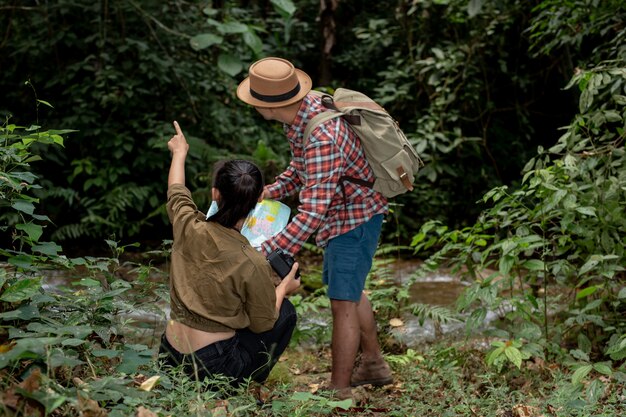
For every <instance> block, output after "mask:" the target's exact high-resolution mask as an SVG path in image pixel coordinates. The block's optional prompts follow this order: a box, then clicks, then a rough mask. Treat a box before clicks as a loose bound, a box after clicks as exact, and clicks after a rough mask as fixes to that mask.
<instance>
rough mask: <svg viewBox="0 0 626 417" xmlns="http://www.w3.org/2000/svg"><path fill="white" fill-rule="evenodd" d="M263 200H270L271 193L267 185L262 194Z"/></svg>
mask: <svg viewBox="0 0 626 417" xmlns="http://www.w3.org/2000/svg"><path fill="white" fill-rule="evenodd" d="M262 196H263V197H262V198H263V200H270V199H271V197H270V191H269V190H268V189H267V185H266V186H265V187H263V194H262Z"/></svg>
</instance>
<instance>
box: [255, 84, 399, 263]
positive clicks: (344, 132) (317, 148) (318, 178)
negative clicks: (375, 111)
mask: <svg viewBox="0 0 626 417" xmlns="http://www.w3.org/2000/svg"><path fill="white" fill-rule="evenodd" d="M324 110H325V109H324V107H323V106H322V103H321V99H320V98H319V97H317V96H314V95H311V94H309V95H307V96H306V97H305V98H304V100H303V101H302V105H301V106H300V109H299V110H298V113H297V115H296V118H295V119H294V121H293V124H291V125H284V129H285V134H286V135H287V139H288V140H289V146H290V148H291V162H290V164H289V166H288V167H287V169H286V170H285V171H284V172H283V173H282V174H280V175H279V176H277V177H276V182H274V183H273V184H271V185H269V186H268V191H269V193H270V196H271V198H273V199H278V200H280V199H282V198H284V197H287V196H289V195H293V194H295V193H296V192H298V191H299V192H300V194H299V199H300V205H299V206H298V214H297V215H295V216H294V217H293V219H292V220H291V222H290V223H289V224H288V225H287V227H286V228H285V229H284V230H283V231H282V232H280V233H279V234H277V235H276V236H274V237H273V238H271V239H269V240H267V241H265V242H264V243H263V244H262V250H263V252H264V253H265V254H266V255H267V254H269V253H270V252H272V250H274V249H276V248H282V249H283V250H284V251H286V252H288V253H290V254H291V255H295V254H296V253H297V252H298V251H299V250H300V248H301V247H302V245H303V244H304V242H306V240H307V239H308V238H309V236H311V235H312V234H313V233H314V232H315V231H317V236H316V239H315V241H316V244H317V245H318V246H320V247H324V246H326V244H327V243H328V240H329V239H332V238H333V237H336V236H339V235H341V234H344V233H347V232H349V231H350V230H352V229H354V228H356V227H357V226H359V225H361V224H363V223H365V222H366V221H368V220H369V219H370V218H371V217H373V216H374V215H376V214H380V213H382V214H386V213H387V211H388V209H387V200H386V199H385V197H383V195H382V194H380V193H378V192H376V191H374V190H372V189H371V188H368V187H363V186H360V185H357V184H354V183H352V182H349V181H344V184H343V187H342V184H341V183H340V181H339V178H340V177H342V176H346V177H350V178H358V179H362V180H365V181H373V180H374V174H373V172H372V169H371V168H370V166H369V164H368V162H367V160H366V159H365V155H364V154H363V149H362V147H361V142H360V140H359V138H358V136H357V135H356V134H355V133H354V131H353V130H352V129H351V128H350V126H349V125H348V123H347V122H346V121H345V120H343V119H342V118H340V117H338V118H334V119H331V120H329V121H327V122H325V123H323V124H321V125H319V126H318V127H316V128H315V130H313V132H311V136H310V138H309V139H308V140H306V141H305V138H304V137H303V134H304V130H305V128H306V125H307V123H308V122H309V120H311V119H312V118H313V117H314V116H316V115H317V114H319V113H321V112H323V111H324ZM344 188H345V198H344V192H343V190H344Z"/></svg>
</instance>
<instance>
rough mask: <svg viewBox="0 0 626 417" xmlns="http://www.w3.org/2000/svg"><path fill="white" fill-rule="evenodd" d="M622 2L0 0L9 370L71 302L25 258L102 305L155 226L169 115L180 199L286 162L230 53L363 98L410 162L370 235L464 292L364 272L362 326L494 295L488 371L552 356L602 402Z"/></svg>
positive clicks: (469, 318) (159, 223) (619, 351)
mask: <svg viewBox="0 0 626 417" xmlns="http://www.w3.org/2000/svg"><path fill="white" fill-rule="evenodd" d="M625 21H626V6H625V5H624V4H623V2H622V1H618V0H605V1H600V0H568V1H565V0H546V1H512V0H510V1H507V0H501V1H484V0H469V1H465V0H458V1H454V0H431V1H429V0H421V1H420V0H399V1H339V0H321V1H292V0H267V1H262V0H258V1H254V0H240V1H228V0H223V1H207V2H187V1H181V0H168V1H158V2H157V1H134V0H127V1H106V0H103V1H98V2H87V1H82V0H78V1H69V0H67V1H66V0H56V1H49V2H39V1H29V2H23V1H7V0H5V1H2V2H0V32H1V33H0V70H1V76H0V91H1V92H2V101H1V102H0V112H2V115H3V125H2V132H1V133H2V138H3V144H2V145H3V147H2V150H3V153H2V161H1V162H0V163H1V164H2V165H1V166H0V168H2V170H1V171H0V180H1V181H2V182H1V183H0V187H1V188H0V191H1V192H2V201H1V202H0V207H2V211H1V212H0V221H1V223H0V227H2V230H3V233H2V235H0V247H1V248H3V249H2V256H3V258H4V259H5V260H6V262H7V263H6V265H7V268H5V269H3V271H4V272H2V275H0V278H1V280H0V283H1V284H2V290H0V291H1V293H0V301H1V302H2V308H1V309H0V314H1V317H2V320H4V323H5V327H4V329H5V330H4V331H5V334H4V336H3V343H4V344H3V345H2V346H17V348H15V347H11V348H8V347H7V348H6V349H5V350H7V351H9V352H10V355H8V356H6V357H5V358H4V359H3V360H1V361H0V365H1V366H2V367H8V366H11V367H12V368H11V369H12V370H13V371H12V372H15V369H21V368H20V367H25V366H26V365H30V363H31V362H32V359H33V355H34V356H35V357H38V356H37V355H39V353H37V352H38V351H36V352H35V353H33V349H34V348H33V346H30V345H28V346H27V344H28V343H27V342H25V340H27V339H28V338H27V337H26V336H25V335H28V337H29V338H30V339H32V340H36V338H37V337H43V336H42V335H48V336H49V334H50V330H47V331H44V330H41V328H40V327H38V326H33V323H47V324H50V323H51V321H50V320H53V319H52V318H53V317H55V320H61V318H60V317H57V316H59V315H60V316H62V317H63V322H66V321H67V320H68V316H67V314H69V313H67V312H65V313H63V312H59V311H58V309H56V310H55V308H54V306H55V305H56V306H57V307H58V305H59V300H58V299H57V300H48V299H45V300H42V299H41V298H40V297H42V296H43V295H42V294H45V293H46V291H43V288H44V287H43V286H44V285H45V275H46V274H45V273H43V272H41V271H43V270H45V269H46V268H49V267H50V265H51V264H52V265H55V267H57V268H61V267H65V268H70V269H72V268H76V267H86V268H87V269H88V270H89V271H91V272H90V273H91V274H93V276H94V277H95V276H96V275H97V274H104V275H105V277H104V279H102V277H101V276H99V275H98V279H97V280H95V281H93V282H91V281H87V284H85V285H87V287H88V288H90V290H92V291H93V294H92V296H94V297H95V296H97V294H100V295H101V296H102V297H103V298H102V299H103V300H107V302H109V301H110V302H111V303H113V301H111V298H112V297H113V296H112V295H111V291H116V292H115V294H118V295H119V294H122V293H125V292H126V290H129V288H127V287H125V286H124V285H125V284H122V283H120V281H121V280H119V279H118V278H119V277H118V276H117V275H116V274H115V273H114V272H115V271H116V267H115V265H117V263H118V262H119V259H118V256H119V255H123V254H127V253H128V252H129V251H133V250H135V249H134V244H132V242H141V251H146V250H154V251H158V250H160V249H159V248H161V244H162V242H163V241H164V240H165V241H167V239H168V238H169V236H170V233H171V232H170V227H169V225H168V222H167V218H166V215H165V211H164V206H163V204H164V201H165V188H166V187H165V184H166V176H167V169H168V166H169V153H168V152H167V148H166V141H167V139H168V138H169V137H170V136H171V135H172V133H173V132H172V127H171V121H172V120H178V121H179V123H180V124H181V126H182V127H183V130H184V131H185V132H186V134H187V137H188V139H189V141H190V143H191V149H190V158H189V160H188V164H187V178H188V185H189V188H190V189H191V190H193V195H194V200H195V201H196V202H197V204H198V206H199V207H208V204H209V200H208V198H209V195H210V194H209V183H210V175H211V172H210V170H211V166H212V164H213V163H214V162H215V161H217V160H219V159H224V158H232V157H241V158H246V159H253V160H255V161H256V162H257V163H258V164H259V165H260V166H261V167H262V168H263V170H264V173H265V175H266V178H268V179H271V178H272V177H273V176H274V175H275V174H277V173H279V172H280V171H281V169H282V168H283V167H284V166H286V164H287V163H288V161H289V154H288V147H287V143H286V141H285V140H284V137H283V134H282V131H281V126H279V125H275V124H271V123H267V122H265V121H264V120H262V118H261V117H260V116H259V115H258V114H256V113H255V111H254V110H253V109H251V108H249V107H248V106H245V105H243V104H242V103H240V102H239V101H238V100H237V98H236V97H235V89H236V86H237V84H238V83H239V82H240V81H241V80H242V79H243V77H244V76H245V75H246V70H247V67H248V66H249V64H250V63H252V62H254V61H255V60H256V59H259V58H261V57H264V56H282V57H286V58H289V59H290V60H292V61H293V62H294V63H295V64H296V66H298V67H299V68H302V69H304V70H305V71H307V72H308V73H309V74H310V75H311V76H312V79H313V81H314V88H319V89H326V90H328V91H332V89H334V88H337V87H347V88H352V89H356V90H360V91H363V92H365V93H367V94H368V95H370V96H371V97H372V98H374V99H376V100H377V101H378V102H379V103H380V104H382V105H384V106H385V107H386V109H387V110H388V111H389V112H390V113H391V114H392V115H393V116H394V118H396V119H397V120H398V122H399V124H400V126H401V127H402V128H403V130H404V131H405V133H406V134H407V136H408V137H409V139H410V140H411V142H412V143H413V144H414V146H415V148H416V149H417V150H418V152H419V153H420V155H421V157H422V159H423V160H424V162H425V167H424V168H423V169H422V170H421V171H420V173H419V176H418V180H417V183H416V190H415V191H414V192H412V193H408V194H405V195H402V196H400V197H397V198H395V199H394V201H393V203H392V215H391V216H390V218H389V219H388V221H387V222H386V225H385V229H384V231H383V243H384V245H383V246H385V247H387V248H388V251H389V252H391V251H394V252H397V251H400V248H403V247H410V248H411V250H409V251H407V250H406V249H405V250H404V252H403V256H405V257H407V256H408V257H415V258H421V259H424V260H426V262H425V268H424V270H422V271H416V276H418V275H419V274H425V273H427V271H426V270H427V269H429V268H430V269H435V268H440V267H446V268H449V269H450V271H452V273H454V274H459V275H460V276H462V277H463V279H464V280H465V281H466V282H468V288H467V290H466V291H465V292H464V294H463V295H462V296H461V298H460V299H459V302H458V303H457V306H456V310H455V311H449V310H436V309H433V308H429V307H428V306H416V305H407V303H406V301H407V300H406V294H405V292H403V291H402V288H400V289H398V288H396V289H394V290H391V291H390V290H389V288H386V287H385V288H378V289H376V288H375V289H373V290H374V291H375V290H378V291H380V294H381V299H382V295H383V294H384V295H385V296H387V297H390V300H388V304H393V303H394V302H397V303H396V308H395V309H394V308H390V307H389V305H388V304H384V303H383V302H382V301H381V304H380V305H379V306H378V307H379V310H380V312H383V313H385V314H380V319H381V324H384V323H386V322H385V320H386V319H389V318H391V317H393V316H394V315H397V313H398V308H399V307H398V306H402V307H403V308H405V309H408V310H410V311H411V312H412V313H413V314H416V315H418V316H420V317H422V318H430V319H434V320H435V321H436V322H438V323H439V324H446V323H447V322H450V321H452V320H460V319H462V320H464V321H466V323H467V326H468V330H469V331H470V332H471V330H472V329H476V328H478V327H479V326H480V324H481V323H482V322H483V321H484V319H485V317H486V315H487V313H488V312H489V311H494V310H498V309H500V311H502V313H501V318H502V319H503V322H504V323H505V324H503V325H502V326H501V327H500V328H499V330H497V331H496V332H495V333H494V334H492V335H491V336H492V337H494V340H492V341H491V342H490V345H489V349H488V351H487V352H485V353H484V355H485V357H484V359H485V362H486V363H487V365H488V366H489V369H495V371H497V372H503V371H506V368H507V367H509V366H511V367H512V369H513V370H515V369H517V372H521V371H520V370H522V369H524V368H526V370H527V371H528V370H529V369H530V368H529V366H528V365H527V364H529V363H533V364H535V365H534V366H538V365H536V364H537V363H539V362H538V361H550V362H554V363H557V364H559V365H560V366H562V367H563V368H562V370H563V372H564V374H565V375H568V379H569V381H570V383H569V385H567V387H568V388H567V389H568V390H569V391H567V395H565V394H564V397H567V401H565V400H563V401H564V403H563V404H565V405H560V406H562V407H565V408H567V407H571V408H572V409H575V410H587V409H586V408H585V407H592V408H591V409H594V410H595V408H593V407H596V408H597V407H599V408H598V409H602V408H603V407H609V405H607V404H610V407H613V406H614V402H617V404H618V405H620V406H623V402H624V394H623V383H624V380H625V376H624V373H623V371H624V357H626V336H625V335H624V327H625V323H624V320H623V313H624V310H625V309H626V301H625V300H626V291H625V290H624V266H625V265H626V262H625V260H624V244H625V243H626V237H625V236H626V220H625V218H624V215H623V213H624V210H625V209H626V203H625V200H626V198H625V193H626V170H625V169H624V124H625V120H626V118H625V115H626V114H625V104H626V89H625V86H626V70H625V60H626V42H625V41H626V25H625V24H624V22H625ZM291 203H295V202H293V201H292V202H291ZM294 207H295V206H294ZM61 247H63V249H61ZM110 249H113V254H114V256H113V258H110V259H108V261H107V262H105V263H106V265H107V266H106V267H103V266H102V262H103V261H102V258H100V256H101V255H102V254H103V253H105V251H107V250H110ZM85 265H86V266H85ZM144 266H145V267H146V268H147V269H145V270H149V267H150V265H144ZM485 271H488V272H485ZM83 279H84V278H83ZM140 281H141V280H138V282H140ZM133 285H138V284H137V283H135V284H133ZM91 286H94V287H91ZM96 289H97V291H96ZM134 289H135V290H136V288H134ZM128 295H130V292H129V294H128ZM82 296H84V297H86V298H85V299H84V306H83V307H84V308H85V309H89V308H92V309H93V310H90V311H91V313H92V314H93V317H94V320H95V321H94V322H90V323H91V326H92V327H90V329H91V330H93V332H95V333H97V334H98V332H100V333H101V332H102V328H107V326H109V327H108V328H109V333H111V331H110V330H111V329H112V328H114V326H113V322H114V321H115V319H114V318H111V319H110V321H107V322H106V323H104V324H103V323H100V325H101V326H104V327H102V328H98V329H100V330H96V327H95V326H96V324H95V323H96V322H97V321H98V320H100V319H101V315H100V314H101V313H102V312H101V311H100V312H99V313H98V310H97V309H96V307H95V306H94V305H93V303H92V302H93V300H92V299H90V298H89V297H88V295H82ZM131 298H132V297H131ZM135 301H136V300H135ZM65 302H66V303H67V302H68V301H65ZM90 303H91V304H92V305H90ZM79 304H80V303H79ZM105 304H106V303H105ZM304 305H305V304H303V306H304ZM511 306H513V308H511ZM557 306H558V307H557ZM309 307H310V305H309ZM309 307H307V308H309ZM107 308H110V309H111V311H119V309H120V307H119V306H117V305H114V304H110V305H108V307H107ZM301 308H304V307H301ZM385 309H386V310H385ZM35 310H36V313H35ZM96 313H98V314H96ZM462 315H464V316H462ZM70 316H71V314H70ZM96 317H100V319H96ZM107 320H109V319H108V318H107ZM506 323H508V324H509V325H511V324H512V325H513V326H510V327H507V325H506ZM11 329H12V330H11ZM37 329H38V330H37ZM83 330H84V329H83ZM23 332H26V333H23ZM114 333H115V332H114ZM68 334H72V332H71V331H70V332H69V333H67V334H65V333H64V334H62V335H61V336H59V335H58V334H57V336H58V337H59V338H60V339H59V340H57V341H56V342H50V345H51V346H57V345H58V347H59V349H60V351H61V352H63V353H62V356H63V355H64V356H63V357H68V358H72V359H74V360H76V361H79V362H80V363H81V364H83V363H85V362H89V359H88V358H89V355H91V354H93V346H92V345H91V344H90V343H87V341H89V340H91V339H90V336H89V335H90V334H92V332H87V333H86V334H82V333H80V336H77V335H76V334H72V340H74V341H73V342H67V340H69V339H67V337H69V336H67V335H68ZM110 336H111V335H110V334H109V335H108V336H107V337H104V336H102V334H100V339H101V340H100V341H99V342H98V343H99V345H98V346H99V347H103V346H104V347H106V348H107V349H109V350H112V351H116V352H118V353H117V354H113V353H110V352H109V353H107V354H106V355H103V354H102V352H100V351H98V350H97V349H96V351H97V352H99V354H101V355H103V356H97V355H96V356H97V357H98V358H99V359H98V360H102V357H105V358H107V355H109V356H111V358H109V359H115V360H118V361H121V363H122V364H123V363H125V362H124V354H129V352H128V350H126V351H125V350H124V349H121V347H120V343H119V341H117V342H116V341H115V340H114V338H113V339H112V338H111V337H110ZM64 341H65V342H64ZM20 342H23V343H24V345H21V344H20ZM79 342H80V343H79ZM16 343H17V345H16ZM55 343H56V345H55ZM64 343H65V344H64ZM68 346H69V347H72V349H69V350H68V349H67V347H68ZM118 348H119V349H118ZM116 349H118V350H116ZM35 350H36V349H35ZM42 352H44V353H45V354H44V353H41V355H43V357H46V355H50V352H51V350H49V349H47V350H45V351H42ZM142 352H144V351H142V350H141V349H140V348H137V349H136V350H135V351H134V354H135V356H132V355H131V357H132V358H134V359H135V360H136V363H139V364H141V363H143V362H141V361H140V360H138V359H137V358H138V357H141V355H142ZM406 352H408V351H404V352H403V355H404V356H402V357H403V358H404V359H403V360H406V358H407V357H409V358H410V357H411V355H408V356H407V353H406ZM400 353H402V352H400ZM116 355H117V356H116ZM143 355H144V356H145V352H144V353H143ZM91 359H94V358H91ZM455 360H460V359H458V358H457V359H455ZM113 362H115V361H113ZM61 363H62V364H63V366H70V365H69V363H73V362H72V361H70V360H69V359H68V362H67V363H65V362H63V361H61ZM126 363H129V362H126ZM522 364H524V366H523V365H522ZM439 365H440V364H439ZM439 365H438V367H440V366H439ZM81 366H82V365H79V364H78V363H76V364H74V365H72V366H70V368H73V367H76V368H80V367H81ZM129 366H130V365H129ZM52 368H54V367H52ZM531 368H532V367H531ZM131 369H132V367H131ZM559 369H561V368H559ZM126 370H128V369H126ZM8 375H9V376H8V377H7V379H6V380H5V384H6V386H7V387H11V386H12V385H11V383H12V381H13V380H12V379H11V378H13V376H14V373H9V374H8ZM50 375H51V374H50V372H48V376H50ZM53 376H54V375H53ZM509 376H510V375H509ZM514 376H519V374H516V375H514ZM527 376H528V375H526V377H527ZM57 379H59V378H58V376H57ZM53 380H54V378H53ZM508 382H510V381H508ZM563 387H565V385H563ZM616 387H621V388H619V389H617V388H616ZM7 389H8V388H7ZM564 389H565V388H564ZM492 394H493V393H492ZM23 395H24V394H23ZM620 395H621V397H620ZM79 397H80V396H79ZM425 397H427V396H425ZM55 398H57V401H60V400H59V398H64V400H63V401H62V402H61V404H62V405H64V406H66V407H70V406H72V405H75V404H74V403H72V402H71V401H70V399H69V398H70V397H69V396H67V395H65V394H63V395H62V396H57V397H55ZM39 400H41V399H39ZM308 400H311V398H308ZM311 401H312V400H311ZM315 401H317V403H316V402H315ZM315 401H313V403H315V404H316V406H319V401H320V400H319V399H316V400H315ZM39 402H40V403H41V401H39ZM557 402H558V401H557ZM101 404H102V402H101ZM559 404H561V403H559ZM494 406H495V405H494ZM549 406H551V407H553V408H554V407H556V406H554V405H550V404H549V402H545V401H544V402H543V403H542V405H541V406H538V407H539V408H540V409H541V410H542V412H548V411H549ZM46 407H47V406H46ZM58 407H60V406H58ZM58 407H55V408H51V409H50V412H52V411H53V410H55V409H58ZM557 408H558V407H557ZM7 409H8V408H7ZM171 409H172V408H170V410H171ZM322 409H324V407H322ZM11 410H14V409H11ZM511 410H513V409H512V408H511V409H510V410H509V411H507V412H513V411H511ZM568 410H569V408H568ZM45 412H46V413H48V408H46V411H45ZM401 413H404V414H405V415H406V410H401ZM433 415H437V414H436V413H435V414H433ZM451 415H455V414H451ZM459 415H464V414H459ZM606 415H611V414H610V413H609V414H606Z"/></svg>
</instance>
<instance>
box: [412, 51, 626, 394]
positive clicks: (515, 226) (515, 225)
mask: <svg viewBox="0 0 626 417" xmlns="http://www.w3.org/2000/svg"><path fill="white" fill-rule="evenodd" d="M572 86H578V87H579V88H580V92H581V95H580V114H578V115H577V116H576V117H575V118H574V120H573V121H572V123H571V124H570V125H569V126H568V127H567V128H566V129H565V133H564V134H563V135H562V136H561V138H560V139H559V141H558V142H557V144H555V145H554V146H553V147H551V148H550V149H549V150H546V151H544V150H542V149H540V150H539V155H538V156H537V157H536V158H533V159H532V160H531V161H529V163H528V164H527V166H526V173H525V175H524V178H523V181H522V183H521V185H520V187H519V188H518V189H516V190H512V191H510V190H509V189H508V188H506V187H498V188H494V189H493V190H491V191H490V192H488V193H487V194H485V196H484V197H483V202H485V203H492V206H491V207H489V208H487V209H485V210H484V211H483V213H482V214H481V216H480V218H479V220H478V222H477V223H476V225H474V226H473V227H471V228H466V229H463V230H460V231H457V230H455V231H448V230H447V228H443V227H436V224H434V223H430V224H428V225H425V227H424V228H423V230H422V232H421V233H420V234H419V235H418V236H416V237H415V239H414V241H413V244H414V246H415V248H416V250H423V249H428V248H429V247H430V246H432V245H438V244H439V245H443V247H442V249H441V251H439V252H438V253H437V254H435V256H434V257H433V258H432V259H431V262H433V263H439V262H442V261H444V260H447V261H449V262H452V263H453V264H454V266H455V268H456V270H460V268H461V267H462V266H463V267H465V268H467V270H468V276H470V277H471V279H472V285H471V287H470V288H468V290H467V291H466V292H465V294H464V295H463V296H462V297H461V298H460V300H459V305H458V306H459V308H460V310H462V311H471V314H470V316H469V319H468V320H467V325H468V330H469V331H472V330H473V329H476V328H477V327H479V326H480V325H481V324H482V322H483V320H484V318H485V315H486V312H487V311H488V310H497V309H500V310H501V311H502V312H503V314H502V317H503V318H506V319H507V321H509V322H510V323H512V324H513V325H516V323H519V322H520V321H521V322H524V323H534V326H535V329H534V331H533V332H532V334H534V336H531V335H530V334H525V335H522V331H523V329H524V327H521V328H520V327H518V328H517V329H516V328H515V327H514V328H512V333H513V337H511V338H509V339H508V341H507V342H501V341H496V342H494V344H493V346H494V349H493V350H492V351H491V353H490V354H489V356H488V357H487V361H488V363H489V364H492V365H494V366H497V367H501V365H502V363H503V361H506V360H508V361H510V362H512V363H513V364H515V365H516V366H517V367H518V368H519V367H520V366H521V363H522V361H523V360H525V359H528V358H530V357H531V356H532V357H536V356H537V355H541V353H540V351H538V350H537V349H536V348H532V349H531V352H530V353H525V352H524V348H525V347H526V346H527V343H528V342H532V343H540V344H541V346H543V349H546V350H548V351H550V352H553V353H557V354H566V355H567V356H568V357H570V358H572V359H573V365H572V366H573V368H572V369H573V371H574V374H573V376H572V383H573V384H574V385H576V386H581V384H582V383H583V381H584V380H585V378H587V377H589V376H591V375H595V376H596V378H594V379H593V380H592V381H593V382H592V385H593V387H590V388H589V389H588V390H587V392H586V394H585V396H586V398H587V400H588V401H595V400H596V399H597V397H598V393H599V392H601V391H603V390H604V388H605V386H606V383H605V382H603V381H602V380H601V379H597V377H598V376H604V377H605V378H609V379H611V378H612V377H613V372H614V371H613V367H614V366H618V364H619V360H618V361H615V359H616V358H623V352H624V350H623V348H624V346H623V335H624V332H625V331H626V327H625V325H624V321H623V320H622V316H623V313H624V311H625V309H626V304H624V301H623V297H624V291H623V286H624V277H625V275H624V271H625V268H624V265H625V263H626V260H625V259H626V258H625V253H624V243H625V241H624V239H623V237H624V236H626V222H625V220H624V216H623V210H624V201H626V175H625V172H626V171H625V170H624V166H625V162H626V155H625V154H626V152H625V149H624V139H625V137H626V135H625V134H624V128H625V126H626V124H625V121H626V101H625V100H624V99H623V93H624V92H626V69H624V62H623V61H613V62H607V63H604V64H602V65H599V66H597V67H595V68H592V69H590V70H587V71H579V72H578V73H577V74H576V75H575V76H574V77H573V79H572V81H571V82H570V84H569V85H568V87H572ZM433 232H435V233H433ZM490 269H491V272H489V271H490ZM557 305H558V306H563V308H564V309H563V310H562V311H561V312H558V313H557V312H556V311H554V310H553V308H555V306H557ZM538 332H542V334H541V338H542V339H541V340H538V338H537V333H538ZM558 345H561V346H562V347H563V348H564V350H562V349H563V348H559V347H558ZM611 355H613V356H611ZM614 361H615V362H614ZM592 371H593V372H592Z"/></svg>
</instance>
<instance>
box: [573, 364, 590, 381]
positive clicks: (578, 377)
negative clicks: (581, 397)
mask: <svg viewBox="0 0 626 417" xmlns="http://www.w3.org/2000/svg"><path fill="white" fill-rule="evenodd" d="M592 369H593V366H592V365H582V366H581V367H579V368H578V369H576V371H574V374H573V375H572V384H574V385H577V384H579V383H580V381H582V380H583V379H585V377H586V376H587V375H588V374H589V372H591V370H592Z"/></svg>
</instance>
